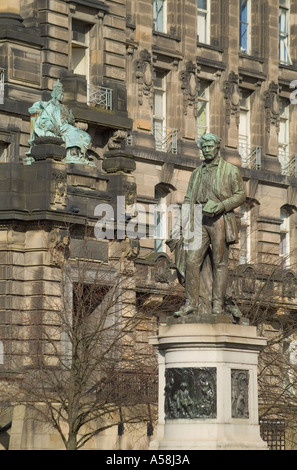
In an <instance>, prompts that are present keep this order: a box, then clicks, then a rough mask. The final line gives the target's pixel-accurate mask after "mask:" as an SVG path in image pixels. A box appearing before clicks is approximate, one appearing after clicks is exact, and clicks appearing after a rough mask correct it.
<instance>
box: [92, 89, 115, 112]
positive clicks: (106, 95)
mask: <svg viewBox="0 0 297 470" xmlns="http://www.w3.org/2000/svg"><path fill="white" fill-rule="evenodd" d="M88 104H89V105H90V106H98V107H100V108H104V109H109V110H111V109H112V89H111V88H105V87H102V86H95V85H88Z"/></svg>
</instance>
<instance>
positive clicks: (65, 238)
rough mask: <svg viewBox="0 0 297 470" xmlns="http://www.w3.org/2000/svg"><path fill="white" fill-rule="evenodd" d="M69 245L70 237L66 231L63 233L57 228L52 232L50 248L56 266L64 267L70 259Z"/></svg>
mask: <svg viewBox="0 0 297 470" xmlns="http://www.w3.org/2000/svg"><path fill="white" fill-rule="evenodd" d="M69 245H70V235H69V234H68V233H67V232H66V231H64V233H61V231H60V229H59V228H55V229H53V230H52V231H51V232H50V234H49V244H48V248H49V252H50V254H51V256H52V261H53V263H54V264H55V265H57V266H62V265H63V263H64V262H65V261H66V260H67V259H68V257H69V255H70V250H69Z"/></svg>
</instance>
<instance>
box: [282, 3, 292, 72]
mask: <svg viewBox="0 0 297 470" xmlns="http://www.w3.org/2000/svg"><path fill="white" fill-rule="evenodd" d="M279 6H280V8H279V61H280V63H281V64H284V65H292V61H291V57H290V35H289V31H290V21H289V19H290V10H289V0H279Z"/></svg>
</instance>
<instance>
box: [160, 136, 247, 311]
mask: <svg viewBox="0 0 297 470" xmlns="http://www.w3.org/2000/svg"><path fill="white" fill-rule="evenodd" d="M220 143H221V139H220V138H219V137H217V136H216V135H214V134H204V136H203V137H202V138H201V141H200V148H201V150H202V153H203V156H204V161H203V163H202V164H201V165H200V166H199V167H198V168H196V169H195V170H194V171H193V173H192V175H191V178H190V182H189V185H188V190H187V193H186V197H185V201H184V204H189V206H190V210H189V217H190V219H191V218H193V214H194V210H193V207H194V206H195V205H196V204H198V205H201V206H202V214H203V215H202V237H201V243H199V246H198V247H197V249H194V250H191V249H190V250H186V249H185V247H184V244H183V242H182V240H177V239H170V240H167V244H168V246H169V247H170V249H171V251H173V250H175V254H176V266H177V271H178V276H179V280H180V282H181V283H182V284H183V285H184V287H185V293H186V303H185V305H184V306H183V307H182V308H181V309H180V310H179V311H178V312H176V313H175V316H176V317H179V316H186V315H189V314H193V313H194V314H198V315H200V314H203V315H205V314H206V315H209V314H214V315H220V314H223V313H224V304H225V295H226V289H227V280H228V259H229V246H230V244H232V243H236V242H237V241H238V229H237V225H236V219H235V214H234V212H233V211H234V209H235V208H236V207H239V206H241V205H242V204H243V203H244V202H245V199H246V194H245V190H244V185H243V181H242V177H241V175H240V172H239V169H238V168H237V167H236V166H234V165H232V164H230V163H227V162H226V161H224V160H223V159H222V158H221V156H220ZM190 224H191V225H192V226H194V224H193V221H192V220H190ZM194 237H195V234H194Z"/></svg>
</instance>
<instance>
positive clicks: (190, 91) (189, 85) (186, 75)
mask: <svg viewBox="0 0 297 470" xmlns="http://www.w3.org/2000/svg"><path fill="white" fill-rule="evenodd" d="M180 80H181V82H182V85H181V89H182V92H183V95H184V114H185V115H187V114H188V107H192V108H193V109H194V115H195V116H196V114H197V101H198V90H199V80H198V77H197V74H196V66H195V65H194V64H193V62H191V61H189V62H187V64H186V70H183V71H182V72H181V73H180Z"/></svg>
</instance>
